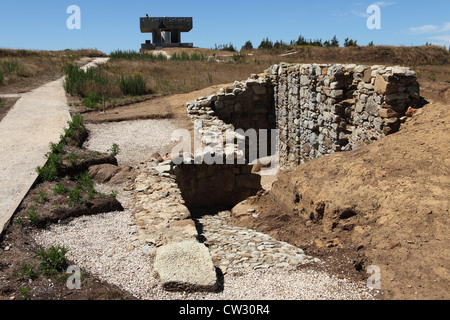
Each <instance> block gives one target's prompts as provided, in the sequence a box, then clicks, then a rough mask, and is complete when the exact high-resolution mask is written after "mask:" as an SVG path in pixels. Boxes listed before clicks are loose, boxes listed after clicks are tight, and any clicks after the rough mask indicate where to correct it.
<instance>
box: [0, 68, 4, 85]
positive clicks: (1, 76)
mask: <svg viewBox="0 0 450 320" xmlns="http://www.w3.org/2000/svg"><path fill="white" fill-rule="evenodd" d="M3 80H5V74H4V73H3V72H2V71H1V70H0V85H2V84H3Z"/></svg>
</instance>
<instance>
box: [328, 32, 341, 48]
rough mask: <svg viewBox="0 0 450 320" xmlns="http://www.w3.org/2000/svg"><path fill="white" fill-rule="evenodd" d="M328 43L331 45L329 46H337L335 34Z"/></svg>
mask: <svg viewBox="0 0 450 320" xmlns="http://www.w3.org/2000/svg"><path fill="white" fill-rule="evenodd" d="M330 45H331V47H339V41H338V39H337V38H336V35H335V36H334V37H333V39H331V43H330Z"/></svg>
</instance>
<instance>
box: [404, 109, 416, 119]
mask: <svg viewBox="0 0 450 320" xmlns="http://www.w3.org/2000/svg"><path fill="white" fill-rule="evenodd" d="M416 113H417V109H414V108H411V107H409V108H408V110H407V111H406V113H405V116H407V117H412V116H414V115H415V114H416Z"/></svg>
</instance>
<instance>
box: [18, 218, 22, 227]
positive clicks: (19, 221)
mask: <svg viewBox="0 0 450 320" xmlns="http://www.w3.org/2000/svg"><path fill="white" fill-rule="evenodd" d="M16 223H17V224H18V225H19V226H22V224H23V221H22V218H17V219H16Z"/></svg>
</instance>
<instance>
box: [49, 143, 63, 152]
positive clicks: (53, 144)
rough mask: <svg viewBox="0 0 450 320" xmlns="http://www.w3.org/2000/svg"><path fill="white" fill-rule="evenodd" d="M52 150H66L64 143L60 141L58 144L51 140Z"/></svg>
mask: <svg viewBox="0 0 450 320" xmlns="http://www.w3.org/2000/svg"><path fill="white" fill-rule="evenodd" d="M50 151H51V152H52V153H58V154H59V153H63V152H64V146H63V144H62V143H61V142H60V143H58V144H56V143H53V142H51V143H50Z"/></svg>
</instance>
